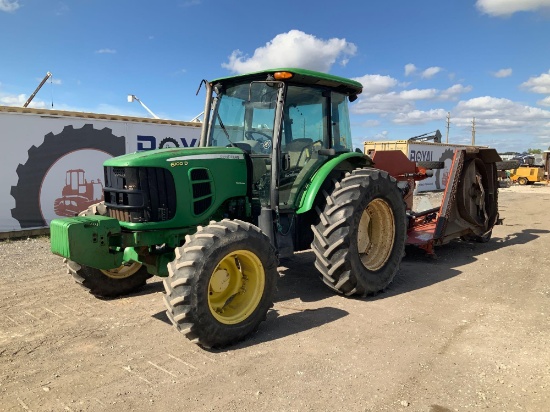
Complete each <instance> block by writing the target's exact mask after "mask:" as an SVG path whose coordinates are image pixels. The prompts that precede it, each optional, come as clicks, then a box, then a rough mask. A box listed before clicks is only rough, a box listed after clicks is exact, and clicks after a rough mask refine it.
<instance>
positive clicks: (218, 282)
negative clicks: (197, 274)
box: [210, 269, 230, 293]
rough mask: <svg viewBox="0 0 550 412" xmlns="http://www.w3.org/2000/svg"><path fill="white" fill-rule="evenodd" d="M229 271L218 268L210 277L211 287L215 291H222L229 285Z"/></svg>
mask: <svg viewBox="0 0 550 412" xmlns="http://www.w3.org/2000/svg"><path fill="white" fill-rule="evenodd" d="M229 280H230V278H229V273H228V272H227V270H225V269H221V270H217V271H215V272H214V274H213V275H212V279H210V288H211V289H212V292H214V293H220V292H223V291H224V290H226V289H227V287H228V286H229Z"/></svg>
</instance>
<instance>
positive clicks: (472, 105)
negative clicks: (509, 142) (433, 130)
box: [451, 96, 550, 133]
mask: <svg viewBox="0 0 550 412" xmlns="http://www.w3.org/2000/svg"><path fill="white" fill-rule="evenodd" d="M451 113H452V115H453V121H454V124H455V125H457V126H459V127H460V126H462V127H467V126H470V125H471V122H472V119H473V118H474V117H475V119H476V127H478V128H480V129H486V130H489V131H490V132H493V133H495V132H499V133H511V132H518V131H521V132H522V133H530V132H531V131H533V130H537V129H539V128H541V127H542V126H543V124H544V123H546V122H548V120H549V119H550V110H544V109H540V108H538V107H531V106H525V105H523V104H520V103H516V102H514V101H512V100H509V99H504V98H497V97H491V96H483V97H476V98H473V99H470V100H465V101H461V102H459V103H458V104H457V105H456V107H455V108H454V109H453V110H452V111H451Z"/></svg>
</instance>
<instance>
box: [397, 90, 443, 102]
mask: <svg viewBox="0 0 550 412" xmlns="http://www.w3.org/2000/svg"><path fill="white" fill-rule="evenodd" d="M435 96H437V89H411V90H403V91H402V92H400V93H399V97H401V98H402V99H404V100H426V99H433V98H434V97H435Z"/></svg>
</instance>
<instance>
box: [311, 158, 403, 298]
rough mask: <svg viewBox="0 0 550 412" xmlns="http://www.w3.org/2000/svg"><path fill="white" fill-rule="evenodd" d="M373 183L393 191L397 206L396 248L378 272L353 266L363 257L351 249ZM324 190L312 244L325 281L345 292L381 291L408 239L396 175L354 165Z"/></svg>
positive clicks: (397, 265) (316, 262)
mask: <svg viewBox="0 0 550 412" xmlns="http://www.w3.org/2000/svg"><path fill="white" fill-rule="evenodd" d="M371 185H375V186H376V185H378V187H379V188H383V189H384V190H388V191H390V192H391V195H388V196H389V197H391V198H392V202H393V207H394V208H395V209H396V210H394V214H395V218H396V221H395V225H396V238H395V239H394V249H393V251H392V252H391V255H390V258H389V259H388V261H387V262H386V264H385V266H384V267H383V268H381V269H380V270H379V271H377V272H376V273H374V272H370V273H366V272H369V271H368V270H367V269H366V268H365V267H364V266H362V269H363V270H360V271H357V270H353V268H354V267H355V268H357V265H356V263H355V266H354V263H353V262H352V261H354V262H357V261H358V262H360V260H359V258H358V255H357V256H353V253H354V252H353V251H352V250H350V249H352V246H351V243H352V242H351V237H352V236H355V232H354V228H353V225H354V223H353V222H354V219H359V218H360V217H357V216H356V214H357V213H362V210H363V209H360V210H359V209H358V208H359V207H360V204H361V202H363V201H364V200H362V199H363V197H362V196H363V195H362V193H365V191H366V190H368V189H367V188H368V187H369V186H371ZM321 193H322V196H323V197H324V204H320V205H318V206H317V207H316V211H317V213H318V216H319V220H318V222H317V224H315V225H312V230H313V235H314V238H313V242H312V244H311V246H312V249H313V252H314V254H315V257H316V261H315V267H316V268H317V270H319V272H320V273H321V277H322V280H323V282H324V283H325V284H327V285H328V286H329V287H330V288H331V289H333V290H336V291H337V292H339V293H342V294H344V295H346V296H351V295H361V296H367V295H373V294H376V293H378V292H380V291H382V290H383V289H384V288H386V287H387V286H388V285H389V284H390V283H391V281H392V280H393V278H394V276H395V274H396V273H397V271H398V269H399V265H400V262H401V258H402V257H403V255H404V247H405V240H406V213H405V204H404V202H403V199H402V196H401V193H400V191H399V189H398V188H397V184H396V181H395V179H394V178H393V177H391V176H390V175H389V174H388V173H386V172H384V171H381V170H378V169H372V168H362V169H355V170H353V171H352V172H348V173H346V174H345V176H344V177H343V178H342V179H341V180H339V181H333V182H332V183H331V185H329V187H324V188H323V189H322V192H321ZM401 220H402V221H401ZM359 264H361V263H359ZM361 265H362V264H361ZM382 272H383V273H382ZM378 275H381V276H380V277H379V276H378Z"/></svg>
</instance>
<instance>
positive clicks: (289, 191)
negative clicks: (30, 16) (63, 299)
mask: <svg viewBox="0 0 550 412" xmlns="http://www.w3.org/2000/svg"><path fill="white" fill-rule="evenodd" d="M204 83H205V85H206V91H207V96H206V104H205V110H204V113H205V119H204V125H203V129H202V134H201V140H200V145H199V147H197V148H169V149H159V150H153V151H146V152H139V153H133V154H127V155H123V156H120V157H116V158H112V159H110V160H108V161H106V162H105V163H104V170H105V188H104V199H105V200H104V202H102V203H100V204H98V205H95V206H92V207H90V208H89V209H88V210H86V211H84V212H82V213H81V214H80V215H79V216H76V217H71V218H64V219H56V220H53V221H52V222H51V226H50V228H51V248H52V251H53V253H56V254H58V255H60V256H63V257H65V258H66V263H67V267H68V270H69V273H71V274H72V276H73V277H74V278H75V279H76V280H77V282H79V283H80V284H81V285H82V286H84V287H85V288H87V289H88V290H89V291H90V292H91V293H92V294H94V295H96V296H103V297H114V296H119V295H124V294H128V293H131V292H133V291H135V290H137V289H138V288H140V287H142V286H143V285H144V284H145V283H146V280H147V279H148V278H149V277H151V276H154V275H156V276H161V277H163V278H164V287H165V289H166V294H165V297H164V301H165V304H166V307H167V315H168V317H169V318H170V320H171V321H172V323H173V324H174V325H175V326H176V328H177V329H178V330H179V331H181V332H182V333H184V334H185V336H186V337H187V338H189V339H190V340H192V341H193V342H195V343H198V344H200V345H202V346H204V347H223V346H226V345H230V344H234V343H236V342H238V341H241V340H242V339H244V338H245V337H247V336H248V335H249V334H251V333H252V332H254V331H255V330H257V328H258V326H259V324H260V323H261V322H262V321H263V320H265V318H266V314H267V312H268V310H269V308H270V307H272V305H273V299H274V294H275V291H276V281H277V278H278V272H277V265H278V259H279V258H283V257H289V256H291V255H292V254H293V253H294V252H296V251H301V250H306V249H313V252H314V253H315V257H316V261H315V267H316V268H317V270H318V271H319V272H320V275H321V276H320V277H321V279H322V281H323V282H324V283H325V284H326V285H327V286H328V287H329V288H331V289H333V290H334V291H336V292H338V293H341V294H344V295H346V296H352V295H359V296H366V295H369V294H374V293H377V292H379V291H381V290H382V289H384V288H385V287H386V286H387V285H388V284H389V283H390V282H391V281H392V279H393V278H394V276H395V274H396V273H397V270H398V267H399V264H400V262H401V258H402V256H403V254H404V247H405V242H406V237H407V216H406V210H405V203H404V200H403V190H402V188H400V187H399V186H398V184H397V181H396V180H395V179H394V178H393V177H391V176H390V175H389V174H388V173H387V172H385V171H382V170H379V169H376V168H374V167H373V162H372V160H371V158H370V157H368V156H366V155H364V154H363V153H361V152H360V151H353V150H352V139H351V130H350V121H349V115H348V101H351V102H352V101H354V100H355V99H356V98H357V95H359V94H360V93H361V91H362V86H361V84H360V83H358V82H356V81H353V80H348V79H344V78H341V77H336V76H332V75H328V74H323V73H318V72H313V71H309V70H303V69H275V70H264V71H261V72H257V73H251V74H246V75H239V76H234V77H227V78H222V79H218V80H215V81H212V82H204Z"/></svg>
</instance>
